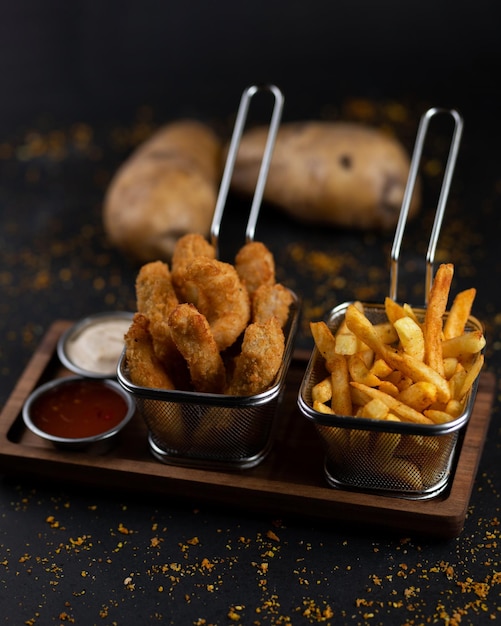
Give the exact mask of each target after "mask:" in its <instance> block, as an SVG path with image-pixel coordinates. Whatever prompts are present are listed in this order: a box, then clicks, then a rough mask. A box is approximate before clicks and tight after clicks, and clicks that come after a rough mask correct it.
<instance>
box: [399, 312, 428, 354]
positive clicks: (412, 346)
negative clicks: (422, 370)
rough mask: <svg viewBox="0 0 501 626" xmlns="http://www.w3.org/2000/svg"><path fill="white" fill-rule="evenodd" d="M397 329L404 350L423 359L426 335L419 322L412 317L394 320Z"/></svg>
mask: <svg viewBox="0 0 501 626" xmlns="http://www.w3.org/2000/svg"><path fill="white" fill-rule="evenodd" d="M394 327H395V330H396V331H397V334H398V338H399V339H400V343H401V344H402V348H403V350H404V352H407V354H410V355H411V356H413V357H415V358H416V359H419V360H420V361H422V360H423V359H424V335H423V331H422V330H421V327H420V326H419V324H417V323H416V322H415V321H414V320H413V319H412V318H410V317H401V318H400V319H398V320H396V321H395V322H394Z"/></svg>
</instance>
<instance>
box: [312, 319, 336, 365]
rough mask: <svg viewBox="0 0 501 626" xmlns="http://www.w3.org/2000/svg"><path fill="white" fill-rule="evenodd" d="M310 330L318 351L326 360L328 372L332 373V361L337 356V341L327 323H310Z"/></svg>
mask: <svg viewBox="0 0 501 626" xmlns="http://www.w3.org/2000/svg"><path fill="white" fill-rule="evenodd" d="M310 330H311V334H312V335H313V340H314V341H315V345H316V346H317V349H318V351H319V352H320V354H321V355H322V356H323V357H324V359H325V367H326V368H327V371H328V372H330V371H331V367H332V366H331V361H332V360H333V359H335V356H336V340H335V338H334V335H333V334H332V333H331V330H330V328H329V327H328V326H327V324H326V323H325V322H310Z"/></svg>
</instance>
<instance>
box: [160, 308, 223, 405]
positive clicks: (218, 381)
mask: <svg viewBox="0 0 501 626" xmlns="http://www.w3.org/2000/svg"><path fill="white" fill-rule="evenodd" d="M169 328H170V330H171V333H172V338H173V340H174V342H175V344H176V346H177V348H178V350H179V352H180V353H181V354H182V355H183V357H184V358H185V359H186V362H187V364H188V369H189V370H190V376H191V383H192V385H193V388H194V390H195V391H200V392H204V393H222V391H223V389H224V385H225V379H226V371H225V368H224V363H223V359H222V358H221V355H220V354H219V349H218V347H217V344H216V342H215V340H214V337H213V335H212V333H211V330H210V326H209V323H208V322H207V320H206V318H205V317H204V315H202V314H201V313H199V311H197V309H196V307H195V306H194V305H193V304H180V305H179V306H177V307H176V308H175V309H174V311H172V313H171V314H170V316H169Z"/></svg>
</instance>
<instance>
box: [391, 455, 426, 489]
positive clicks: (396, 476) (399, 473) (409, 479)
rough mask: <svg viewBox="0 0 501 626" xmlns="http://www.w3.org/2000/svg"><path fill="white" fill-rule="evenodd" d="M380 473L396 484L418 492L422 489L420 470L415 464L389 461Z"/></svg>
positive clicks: (405, 461) (402, 460)
mask: <svg viewBox="0 0 501 626" xmlns="http://www.w3.org/2000/svg"><path fill="white" fill-rule="evenodd" d="M381 471H382V472H383V473H384V474H386V475H387V476H389V477H390V478H392V479H393V480H394V481H396V482H397V483H403V484H404V485H405V486H406V487H408V488H410V489H412V490H414V491H419V490H421V489H422V488H423V478H422V475H421V470H420V469H419V467H418V465H416V463H413V462H412V461H409V460H407V459H395V458H393V459H390V460H389V461H388V462H387V463H386V465H385V467H384V468H381Z"/></svg>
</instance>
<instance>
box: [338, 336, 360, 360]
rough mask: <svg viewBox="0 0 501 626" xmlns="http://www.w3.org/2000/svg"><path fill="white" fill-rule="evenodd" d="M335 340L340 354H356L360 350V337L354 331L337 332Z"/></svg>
mask: <svg viewBox="0 0 501 626" xmlns="http://www.w3.org/2000/svg"><path fill="white" fill-rule="evenodd" d="M335 341H336V352H337V353H338V354H348V355H349V354H355V352H357V350H358V339H357V336H356V335H354V334H353V333H350V332H347V333H336V337H335Z"/></svg>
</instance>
